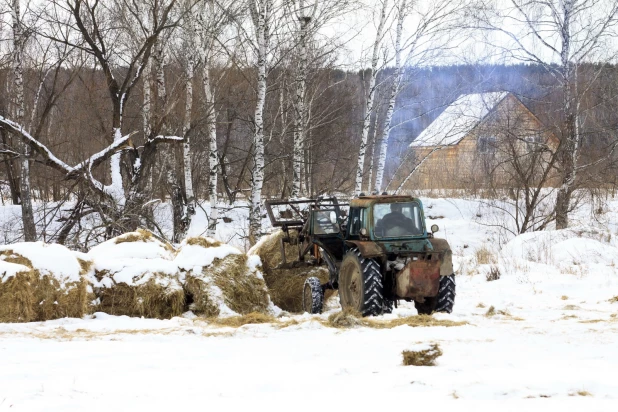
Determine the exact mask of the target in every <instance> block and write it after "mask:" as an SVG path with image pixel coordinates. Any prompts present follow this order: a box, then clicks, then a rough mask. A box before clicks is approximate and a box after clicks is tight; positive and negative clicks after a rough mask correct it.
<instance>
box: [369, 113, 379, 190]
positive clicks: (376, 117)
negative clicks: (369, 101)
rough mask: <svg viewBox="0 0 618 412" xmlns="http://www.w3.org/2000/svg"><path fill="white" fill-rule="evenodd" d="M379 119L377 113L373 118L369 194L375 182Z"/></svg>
mask: <svg viewBox="0 0 618 412" xmlns="http://www.w3.org/2000/svg"><path fill="white" fill-rule="evenodd" d="M378 117H379V116H378V113H377V111H376V115H375V116H374V118H373V144H372V145H371V155H370V156H371V157H370V158H369V177H368V179H367V180H369V182H368V183H367V192H371V182H373V161H374V157H375V154H376V153H375V152H376V143H378V141H377V135H378Z"/></svg>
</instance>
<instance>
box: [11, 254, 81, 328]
mask: <svg viewBox="0 0 618 412" xmlns="http://www.w3.org/2000/svg"><path fill="white" fill-rule="evenodd" d="M0 259H1V260H0V322H30V321H45V320H51V319H58V318H63V317H78V318H81V317H82V316H84V315H85V314H86V312H87V304H88V282H87V280H86V275H87V272H88V270H89V267H90V264H89V262H87V261H85V260H83V259H80V257H78V254H76V253H75V252H72V251H70V250H69V249H67V248H65V247H64V246H62V245H57V244H46V243H43V242H26V243H15V244H12V245H4V246H0Z"/></svg>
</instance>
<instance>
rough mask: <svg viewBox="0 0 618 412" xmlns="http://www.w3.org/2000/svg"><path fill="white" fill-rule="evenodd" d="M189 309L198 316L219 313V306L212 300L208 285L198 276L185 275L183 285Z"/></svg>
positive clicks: (211, 315) (208, 316)
mask: <svg viewBox="0 0 618 412" xmlns="http://www.w3.org/2000/svg"><path fill="white" fill-rule="evenodd" d="M183 287H184V289H185V292H186V294H187V303H190V306H189V307H190V309H191V310H192V311H193V313H195V314H196V315H198V316H205V317H207V318H211V317H215V316H218V315H219V307H218V306H217V305H216V304H215V303H214V302H213V301H212V299H211V297H210V293H209V291H208V285H207V284H206V283H205V282H204V281H202V280H201V279H199V278H196V277H194V276H191V275H187V276H186V278H185V283H184V285H183Z"/></svg>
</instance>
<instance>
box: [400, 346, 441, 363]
mask: <svg viewBox="0 0 618 412" xmlns="http://www.w3.org/2000/svg"><path fill="white" fill-rule="evenodd" d="M401 354H402V355H403V364H404V366H435V364H436V359H437V358H439V357H440V356H442V349H440V345H438V344H437V343H431V344H429V345H419V347H418V348H412V349H410V350H404V351H403V352H402V353H401Z"/></svg>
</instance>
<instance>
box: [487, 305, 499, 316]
mask: <svg viewBox="0 0 618 412" xmlns="http://www.w3.org/2000/svg"><path fill="white" fill-rule="evenodd" d="M495 314H496V308H494V307H493V306H490V307H489V309H487V312H485V316H487V317H488V318H490V317H492V316H494V315H495Z"/></svg>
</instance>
